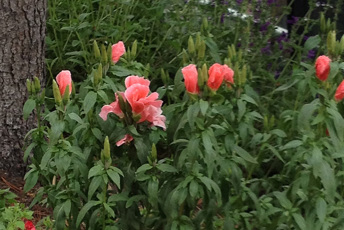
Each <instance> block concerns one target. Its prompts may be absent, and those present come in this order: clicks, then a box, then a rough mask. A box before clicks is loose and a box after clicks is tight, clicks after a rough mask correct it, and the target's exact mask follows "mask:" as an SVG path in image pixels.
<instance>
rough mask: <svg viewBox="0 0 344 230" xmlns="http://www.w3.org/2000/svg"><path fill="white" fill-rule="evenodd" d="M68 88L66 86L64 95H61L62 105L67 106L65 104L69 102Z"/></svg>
mask: <svg viewBox="0 0 344 230" xmlns="http://www.w3.org/2000/svg"><path fill="white" fill-rule="evenodd" d="M69 87H70V85H67V86H66V90H65V92H64V94H63V98H62V101H63V104H64V105H67V103H68V101H69Z"/></svg>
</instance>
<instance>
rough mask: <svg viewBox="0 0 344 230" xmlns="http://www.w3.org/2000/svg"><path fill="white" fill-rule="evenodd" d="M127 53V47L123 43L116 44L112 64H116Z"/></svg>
mask: <svg viewBox="0 0 344 230" xmlns="http://www.w3.org/2000/svg"><path fill="white" fill-rule="evenodd" d="M124 53H125V46H124V43H123V42H122V41H119V42H117V43H116V44H114V45H112V58H111V59H112V62H113V63H116V62H118V60H119V59H120V58H121V56H122V55H123V54H124Z"/></svg>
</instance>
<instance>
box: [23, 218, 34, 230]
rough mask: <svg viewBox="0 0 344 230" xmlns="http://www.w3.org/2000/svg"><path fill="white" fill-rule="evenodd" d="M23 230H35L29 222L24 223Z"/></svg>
mask: <svg viewBox="0 0 344 230" xmlns="http://www.w3.org/2000/svg"><path fill="white" fill-rule="evenodd" d="M25 230H36V228H35V225H34V224H33V223H32V222H31V221H29V220H27V221H25Z"/></svg>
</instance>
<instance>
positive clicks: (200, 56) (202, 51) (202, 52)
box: [198, 40, 206, 60]
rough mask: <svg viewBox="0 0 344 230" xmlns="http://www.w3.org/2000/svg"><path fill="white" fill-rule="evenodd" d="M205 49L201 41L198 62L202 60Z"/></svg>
mask: <svg viewBox="0 0 344 230" xmlns="http://www.w3.org/2000/svg"><path fill="white" fill-rule="evenodd" d="M205 49H206V47H205V42H204V41H203V40H202V41H201V45H200V47H199V49H198V59H199V60H202V59H203V58H204V56H205Z"/></svg>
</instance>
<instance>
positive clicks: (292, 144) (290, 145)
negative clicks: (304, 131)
mask: <svg viewBox="0 0 344 230" xmlns="http://www.w3.org/2000/svg"><path fill="white" fill-rule="evenodd" d="M302 144H303V142H302V141H300V140H293V141H289V142H288V143H287V144H285V145H284V146H283V147H282V148H281V150H286V149H295V148H297V147H299V146H301V145H302Z"/></svg>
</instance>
